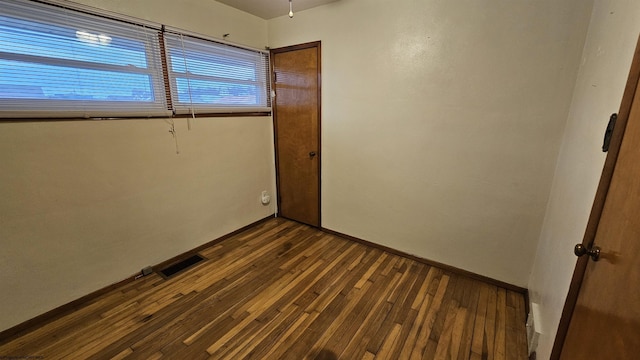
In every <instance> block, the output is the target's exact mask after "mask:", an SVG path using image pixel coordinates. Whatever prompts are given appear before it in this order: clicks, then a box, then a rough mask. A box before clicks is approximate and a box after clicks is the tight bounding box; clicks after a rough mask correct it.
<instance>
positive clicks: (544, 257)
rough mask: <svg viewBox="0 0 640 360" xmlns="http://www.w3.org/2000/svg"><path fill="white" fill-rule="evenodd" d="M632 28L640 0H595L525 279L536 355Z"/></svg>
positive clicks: (592, 185) (615, 104) (590, 194)
mask: <svg viewBox="0 0 640 360" xmlns="http://www.w3.org/2000/svg"><path fill="white" fill-rule="evenodd" d="M639 32H640V2H638V1H632V0H596V1H595V2H594V6H593V14H592V16H591V24H590V25H589V33H588V37H587V41H586V43H585V47H584V52H583V54H582V62H581V65H580V71H579V74H578V80H577V82H576V87H575V91H574V96H573V102H572V104H571V111H570V114H569V120H568V123H567V128H566V130H565V133H564V139H563V143H562V150H561V152H560V156H559V158H558V164H557V166H556V173H555V178H554V181H553V189H552V192H551V196H550V201H549V206H548V208H547V214H546V217H545V221H544V226H543V228H542V233H541V235H540V243H539V245H538V250H537V258H536V261H535V264H534V268H533V273H532V275H531V280H530V282H529V290H530V294H531V300H532V301H534V302H538V303H539V304H540V311H541V315H542V316H541V317H542V318H541V319H539V320H540V323H541V325H542V329H541V330H542V336H541V337H540V343H539V347H538V355H539V357H538V358H539V359H547V358H548V357H549V355H550V354H551V347H552V346H553V341H554V338H555V335H556V329H557V327H558V322H559V321H560V315H561V314H562V308H563V306H564V301H565V299H566V295H567V291H568V290H569V283H570V282H571V275H572V274H573V269H574V267H575V264H576V257H575V256H574V255H573V246H574V245H575V244H577V243H579V242H581V241H582V237H583V235H584V230H585V228H586V225H587V220H588V218H589V212H590V210H591V205H592V204H593V198H594V196H595V193H596V189H597V186H598V181H599V180H600V173H601V171H602V166H603V164H604V160H605V154H604V153H602V151H601V146H602V137H603V134H604V130H605V128H606V126H607V122H608V120H609V116H610V115H611V114H612V113H614V112H618V109H619V107H620V101H621V100H622V93H623V91H624V86H625V84H626V81H627V75H628V74H629V68H630V67H631V60H632V57H633V51H634V49H635V46H636V41H637V39H638V33H639Z"/></svg>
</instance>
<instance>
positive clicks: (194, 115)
mask: <svg viewBox="0 0 640 360" xmlns="http://www.w3.org/2000/svg"><path fill="white" fill-rule="evenodd" d="M180 42H181V44H182V60H183V61H184V72H185V74H186V75H187V87H188V88H189V104H191V106H190V107H191V118H193V119H195V118H196V113H195V111H194V110H193V95H191V78H190V77H189V68H188V67H187V52H186V51H185V49H184V36H183V35H182V34H180ZM187 129H189V131H191V119H189V118H187Z"/></svg>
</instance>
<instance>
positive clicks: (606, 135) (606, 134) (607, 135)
mask: <svg viewBox="0 0 640 360" xmlns="http://www.w3.org/2000/svg"><path fill="white" fill-rule="evenodd" d="M616 120H618V114H616V113H613V114H611V117H609V124H607V130H606V131H605V132H604V142H603V143H602V152H607V151H609V145H611V136H613V129H614V128H615V127H616Z"/></svg>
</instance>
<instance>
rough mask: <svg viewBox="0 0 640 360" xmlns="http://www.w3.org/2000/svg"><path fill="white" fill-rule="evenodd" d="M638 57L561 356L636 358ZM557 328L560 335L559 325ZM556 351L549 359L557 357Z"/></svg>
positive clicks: (639, 350) (639, 323) (639, 313)
mask: <svg viewBox="0 0 640 360" xmlns="http://www.w3.org/2000/svg"><path fill="white" fill-rule="evenodd" d="M639 61H640V56H639V54H638V50H636V59H635V60H634V66H633V67H632V71H631V74H630V76H629V81H628V84H627V89H626V91H625V99H623V103H622V106H621V108H620V114H619V120H618V121H619V122H618V124H617V125H616V132H615V133H614V136H615V138H614V140H613V141H614V142H615V143H612V148H613V147H614V146H615V149H612V150H613V151H612V150H610V153H609V155H608V157H607V163H606V164H605V169H604V170H603V176H602V179H601V182H600V187H599V189H598V195H596V201H595V203H594V207H593V210H592V216H591V218H590V221H589V225H588V227H587V232H586V234H585V239H584V241H583V244H584V245H585V247H587V248H592V247H596V246H597V247H599V248H600V250H601V254H600V258H599V260H598V261H593V259H590V258H589V257H588V255H586V256H582V257H581V258H580V261H579V263H578V266H577V267H576V273H575V274H574V284H572V287H573V288H574V289H575V288H576V284H575V283H576V282H578V285H577V288H579V290H577V291H576V294H575V296H573V295H572V293H571V291H570V294H569V296H568V298H567V305H566V306H565V310H566V309H571V310H572V311H571V312H570V313H567V314H565V318H568V324H569V325H568V329H567V332H566V338H565V339H564V342H563V346H562V350H561V355H560V359H567V360H568V359H618V360H619V359H638V358H640V88H639V87H638V72H639V70H640V68H639V64H638V63H639ZM621 119H622V120H623V121H622V123H620V120H621ZM567 251H569V249H567ZM581 274H583V275H582V280H581V284H580V283H579V282H580V281H579V280H580V279H578V277H580V276H581ZM572 303H573V304H572ZM565 320H566V319H565ZM561 327H562V322H561ZM558 332H559V334H560V335H559V336H560V337H562V336H563V334H562V329H561V328H559V329H558ZM558 340H559V338H556V345H558ZM558 348H559V346H558ZM555 350H556V349H555V347H554V356H552V358H557V357H556V356H557V352H556V351H555Z"/></svg>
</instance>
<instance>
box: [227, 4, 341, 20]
mask: <svg viewBox="0 0 640 360" xmlns="http://www.w3.org/2000/svg"><path fill="white" fill-rule="evenodd" d="M216 1H218V2H221V3H223V4H226V5H229V6H231V7H234V8H236V9H238V10H242V11H244V12H248V13H249V14H253V15H255V16H258V17H261V18H263V19H272V18H274V17H278V16H282V15H286V14H288V13H289V0H216ZM334 1H337V0H292V2H293V12H294V13H295V12H296V11H302V10H306V9H311V8H312V7H316V6H320V5H324V4H328V3H331V2H334Z"/></svg>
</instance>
